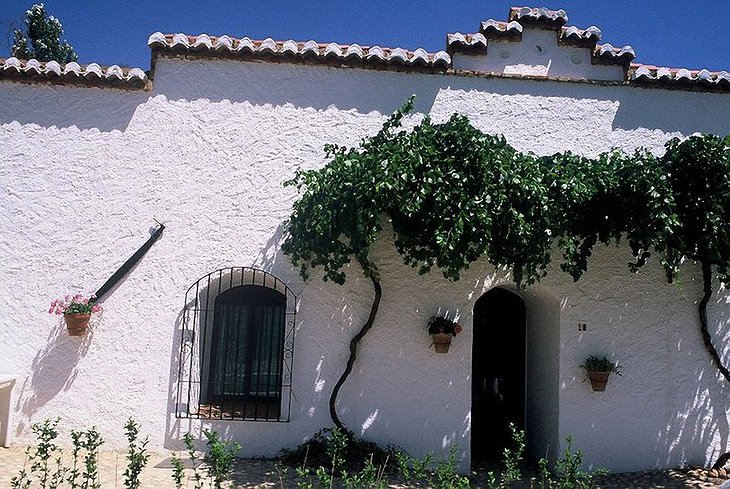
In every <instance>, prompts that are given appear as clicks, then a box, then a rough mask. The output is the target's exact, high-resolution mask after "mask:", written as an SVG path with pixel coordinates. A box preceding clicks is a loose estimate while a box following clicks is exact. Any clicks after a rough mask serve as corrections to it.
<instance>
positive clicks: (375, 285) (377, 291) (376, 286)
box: [330, 259, 383, 431]
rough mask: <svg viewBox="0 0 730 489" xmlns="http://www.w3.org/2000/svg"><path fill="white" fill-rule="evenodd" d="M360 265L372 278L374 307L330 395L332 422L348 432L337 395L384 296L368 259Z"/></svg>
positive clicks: (351, 348)
mask: <svg viewBox="0 0 730 489" xmlns="http://www.w3.org/2000/svg"><path fill="white" fill-rule="evenodd" d="M360 264H361V265H362V267H363V269H364V270H365V273H366V275H367V276H368V278H370V281H371V282H372V283H373V290H374V291H375V297H373V305H372V306H370V315H369V316H368V319H367V321H365V324H363V326H362V328H360V331H359V332H358V333H357V334H356V335H355V336H354V337H353V338H352V340H351V341H350V358H348V359H347V366H346V367H345V371H344V372H342V375H341V376H340V378H339V380H337V383H336V384H335V387H334V389H332V394H331V395H330V418H332V422H333V423H334V424H335V426H337V427H338V428H339V429H341V430H345V431H347V429H346V428H345V425H344V424H342V421H341V420H340V417H339V416H338V415H337V407H336V404H337V395H338V394H339V393H340V389H341V388H342V385H343V384H344V383H345V381H346V380H347V377H348V376H349V375H350V373H351V372H352V367H353V365H354V364H355V359H356V358H357V345H358V343H360V340H362V339H363V337H364V336H365V335H366V334H367V332H368V331H370V328H372V327H373V323H374V322H375V315H376V314H377V313H378V308H379V307H380V298H381V297H382V296H383V288H382V287H381V286H380V280H379V279H378V277H377V275H375V274H373V273H372V270H371V267H370V262H369V261H368V260H367V259H363V260H360Z"/></svg>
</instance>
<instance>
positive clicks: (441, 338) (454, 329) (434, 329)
mask: <svg viewBox="0 0 730 489" xmlns="http://www.w3.org/2000/svg"><path fill="white" fill-rule="evenodd" d="M461 330H462V327H461V325H460V324H459V323H457V322H456V321H452V320H451V319H448V318H445V317H443V316H431V319H429V320H428V333H429V334H430V335H431V339H432V340H433V342H432V343H431V344H432V345H433V348H434V350H436V352H437V353H446V352H448V351H449V347H450V346H451V339H452V338H453V337H454V336H456V335H457V334H459V333H461Z"/></svg>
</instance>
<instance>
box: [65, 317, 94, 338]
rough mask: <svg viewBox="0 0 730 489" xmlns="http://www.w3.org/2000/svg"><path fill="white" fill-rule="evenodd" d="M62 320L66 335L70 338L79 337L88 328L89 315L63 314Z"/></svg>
mask: <svg viewBox="0 0 730 489" xmlns="http://www.w3.org/2000/svg"><path fill="white" fill-rule="evenodd" d="M63 319H64V320H65V321H66V328H67V329H68V334H70V335H71V336H81V335H82V334H84V332H85V331H86V328H88V327H89V320H90V319H91V313H89V314H64V315H63Z"/></svg>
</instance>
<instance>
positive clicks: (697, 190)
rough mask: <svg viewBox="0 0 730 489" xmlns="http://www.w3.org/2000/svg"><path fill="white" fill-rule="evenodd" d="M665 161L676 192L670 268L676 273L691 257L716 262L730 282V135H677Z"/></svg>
mask: <svg viewBox="0 0 730 489" xmlns="http://www.w3.org/2000/svg"><path fill="white" fill-rule="evenodd" d="M662 165H663V167H664V168H665V171H666V173H667V177H668V180H669V183H670V186H671V189H672V193H673V194H674V196H675V199H674V212H675V215H676V218H675V220H674V221H675V222H674V227H672V228H671V232H668V233H667V235H666V238H665V239H666V244H667V267H668V272H669V273H675V274H676V269H677V268H678V267H679V263H680V261H681V259H682V257H688V258H692V259H697V260H700V261H703V262H707V263H712V264H714V265H716V267H717V273H718V275H719V276H720V279H721V280H722V281H723V282H725V283H730V276H729V275H728V257H730V136H728V137H726V138H724V139H723V138H720V137H718V136H713V135H702V136H691V137H689V138H687V139H686V140H684V141H680V140H679V139H676V138H675V139H672V140H671V141H669V142H668V143H667V152H666V154H665V155H664V157H663V158H662Z"/></svg>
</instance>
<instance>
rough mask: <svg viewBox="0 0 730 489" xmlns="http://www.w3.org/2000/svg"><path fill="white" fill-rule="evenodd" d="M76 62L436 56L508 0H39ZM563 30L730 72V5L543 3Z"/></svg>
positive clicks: (11, 16) (705, 1)
mask: <svg viewBox="0 0 730 489" xmlns="http://www.w3.org/2000/svg"><path fill="white" fill-rule="evenodd" d="M32 3H33V2H32V1H20V0H0V29H2V34H3V36H2V37H3V38H2V40H1V41H0V56H2V57H5V56H8V51H9V47H8V41H7V37H8V36H7V32H8V26H9V25H12V24H13V23H18V22H22V19H23V14H24V12H25V10H26V9H28V8H29V7H30V6H31V5H32ZM45 5H46V8H47V9H48V10H49V11H50V12H51V14H53V15H55V16H56V17H58V18H59V19H60V20H61V22H62V23H63V25H64V28H65V30H66V38H67V39H68V40H69V42H71V44H72V45H73V46H74V48H75V49H76V52H77V53H78V55H79V58H80V61H81V62H82V63H90V62H98V63H100V64H105V65H109V64H120V65H126V66H137V67H140V68H144V69H147V68H149V61H150V59H149V58H150V53H149V49H148V48H147V45H146V43H147V37H148V36H149V35H150V34H151V33H153V32H155V31H158V30H159V31H162V32H166V33H167V32H185V33H187V34H198V33H201V32H205V33H207V34H211V35H222V34H228V35H230V36H235V37H243V36H249V37H251V38H253V39H264V38H266V37H273V38H274V39H277V40H283V39H294V40H297V41H306V40H309V39H314V40H315V41H319V42H331V41H334V42H339V43H343V44H347V43H353V42H357V43H359V44H363V45H365V44H367V45H373V44H378V45H380V46H388V47H396V46H399V47H403V48H407V49H415V48H417V47H423V48H425V49H427V50H429V51H437V50H440V49H445V44H446V41H445V40H446V34H447V33H448V32H456V31H459V32H463V33H466V32H476V31H477V29H478V26H479V22H480V21H481V20H484V19H488V18H494V19H497V20H505V19H506V17H507V12H508V9H509V7H510V6H512V5H520V4H519V3H517V2H514V1H501V0H500V1H492V0H481V1H474V0H461V1H454V0H452V1H444V0H441V1H438V0H412V1H392V0H391V1H386V0H370V1H366V2H347V1H346V0H337V1H335V0H314V1H311V0H310V1H308V2H307V1H302V0H298V1H294V0H276V1H270V0H268V1H267V0H258V1H255V2H254V1H248V0H240V1H229V0H217V1H215V2H208V1H203V0H198V1H193V0H178V1H170V0H124V1H122V0H119V1H110V0H85V1H81V0H46V2H45ZM530 6H546V7H548V8H553V9H558V8H563V9H565V10H566V11H567V12H568V16H569V18H570V21H569V24H573V25H577V26H578V27H588V26H589V25H596V26H598V27H599V28H600V29H601V30H602V31H603V40H602V42H610V43H611V44H613V45H614V46H616V45H625V44H630V45H631V46H633V48H634V49H635V50H636V52H637V55H638V57H637V59H636V61H637V62H641V63H648V64H656V65H660V66H670V67H685V68H708V69H710V70H722V69H725V70H728V71H730V15H728V12H729V11H730V0H665V1H661V2H660V1H657V0H644V1H641V0H604V1H602V2H598V1H593V0H551V2H550V3H546V4H543V3H540V4H532V5H530Z"/></svg>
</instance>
